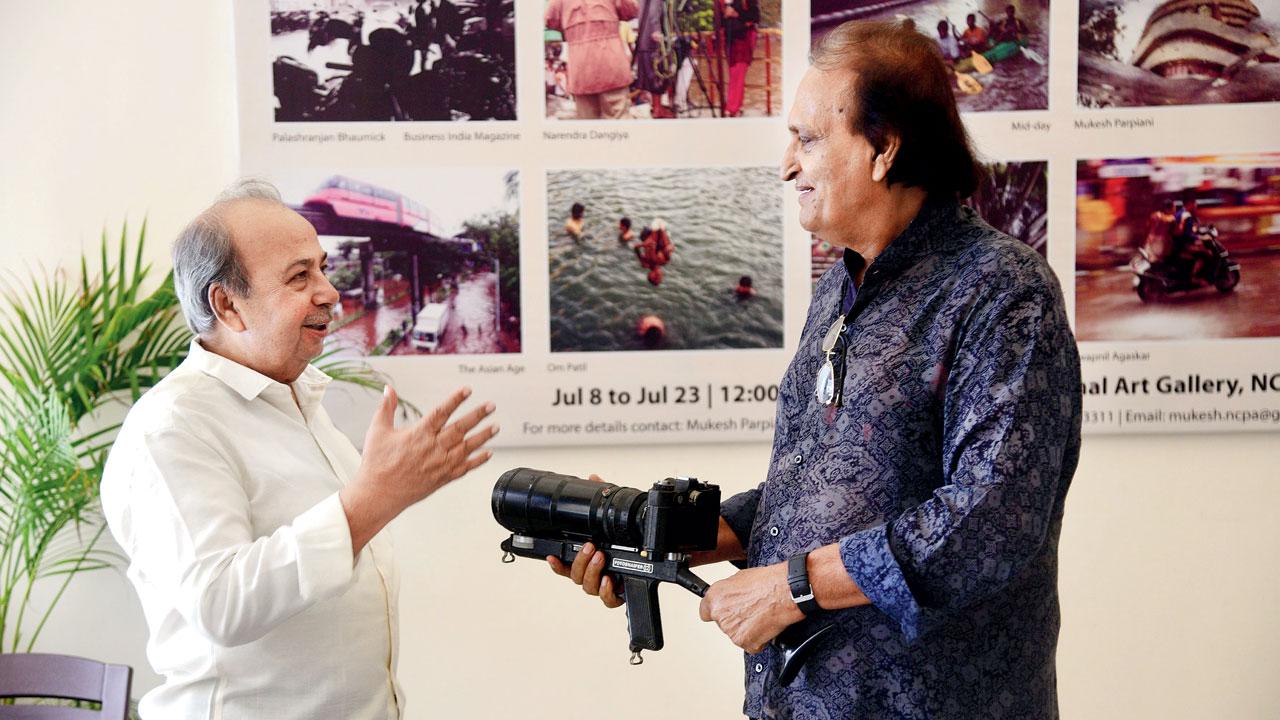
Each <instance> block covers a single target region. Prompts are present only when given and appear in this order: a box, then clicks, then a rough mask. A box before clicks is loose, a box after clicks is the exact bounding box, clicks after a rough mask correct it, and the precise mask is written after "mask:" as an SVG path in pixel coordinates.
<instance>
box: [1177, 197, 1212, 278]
mask: <svg viewBox="0 0 1280 720" xmlns="http://www.w3.org/2000/svg"><path fill="white" fill-rule="evenodd" d="M1198 207H1199V206H1198V202H1197V200H1196V195H1195V193H1194V192H1187V193H1185V194H1183V196H1182V207H1180V208H1178V210H1177V211H1176V212H1175V213H1174V215H1173V257H1174V261H1175V262H1176V263H1177V264H1178V267H1179V268H1181V269H1183V270H1186V272H1187V277H1188V278H1189V279H1191V280H1193V281H1194V280H1196V279H1197V278H1199V277H1200V271H1201V270H1202V269H1203V268H1204V263H1205V260H1207V259H1208V258H1209V257H1210V256H1211V255H1212V253H1210V252H1209V250H1208V249H1207V248H1205V247H1204V244H1203V243H1201V242H1200V235H1199V232H1198V231H1199V229H1200V224H1199V221H1198V220H1197V218H1196V210H1197V209H1198Z"/></svg>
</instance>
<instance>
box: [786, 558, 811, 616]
mask: <svg viewBox="0 0 1280 720" xmlns="http://www.w3.org/2000/svg"><path fill="white" fill-rule="evenodd" d="M808 561H809V553H807V552H802V553H800V554H798V555H792V556H791V559H790V560H787V585H790V586H791V599H792V600H795V601H796V605H798V606H799V607H800V612H802V613H804V616H805V617H811V616H812V615H813V614H814V613H816V612H818V601H817V600H814V599H813V587H811V586H810V585H809V566H808V564H807V563H808Z"/></svg>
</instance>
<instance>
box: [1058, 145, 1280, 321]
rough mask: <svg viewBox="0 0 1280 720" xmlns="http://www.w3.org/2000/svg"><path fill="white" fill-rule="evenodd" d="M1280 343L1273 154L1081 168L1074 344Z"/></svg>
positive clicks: (1278, 211)
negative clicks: (1255, 340)
mask: <svg viewBox="0 0 1280 720" xmlns="http://www.w3.org/2000/svg"><path fill="white" fill-rule="evenodd" d="M1245 337H1280V153H1266V154H1248V155H1222V156H1200V157H1172V158H1132V159H1112V160H1086V161H1081V162H1080V163H1079V166H1078V169H1077V176H1076V338H1077V339H1079V340H1082V341H1085V340H1207V339H1215V338H1245Z"/></svg>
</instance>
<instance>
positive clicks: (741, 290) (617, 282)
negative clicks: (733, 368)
mask: <svg viewBox="0 0 1280 720" xmlns="http://www.w3.org/2000/svg"><path fill="white" fill-rule="evenodd" d="M546 222H547V233H548V238H549V248H548V273H549V277H550V283H549V284H550V299H551V306H550V317H551V350H552V352H601V351H617V350H695V349H696V350H707V349H723V348H780V347H782V341H783V337H782V324H783V321H782V310H783V304H784V303H783V300H784V298H783V280H782V266H783V259H782V182H781V181H780V180H779V179H778V171H777V169H776V168H768V167H747V168H741V167H718V168H610V169H590V170H552V171H548V173H547V220H546Z"/></svg>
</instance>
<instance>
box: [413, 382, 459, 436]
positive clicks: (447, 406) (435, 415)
mask: <svg viewBox="0 0 1280 720" xmlns="http://www.w3.org/2000/svg"><path fill="white" fill-rule="evenodd" d="M470 396H471V388H466V387H464V388H458V389H457V390H455V391H454V392H453V394H452V395H450V396H449V399H448V400H445V401H444V402H442V403H440V404H439V405H437V406H436V409H434V410H432V411H431V413H430V414H428V415H427V416H426V417H424V418H422V424H423V427H425V428H427V430H428V431H430V432H431V434H432V435H434V434H436V433H438V432H440V428H442V427H444V425H445V423H447V422H449V417H450V416H452V415H453V413H454V411H455V410H457V409H458V406H459V405H461V404H462V402H463V401H464V400H466V399H467V398H468V397H470Z"/></svg>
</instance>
